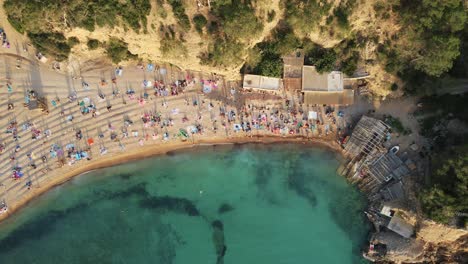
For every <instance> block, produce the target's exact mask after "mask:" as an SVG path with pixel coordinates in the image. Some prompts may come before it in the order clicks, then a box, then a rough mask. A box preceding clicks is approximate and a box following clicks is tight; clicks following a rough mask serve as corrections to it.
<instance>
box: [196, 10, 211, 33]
mask: <svg viewBox="0 0 468 264" xmlns="http://www.w3.org/2000/svg"><path fill="white" fill-rule="evenodd" d="M206 23H208V21H207V20H206V18H205V16H203V15H202V14H198V15H196V16H194V17H193V24H194V25H195V29H196V30H197V32H198V33H200V34H202V33H203V28H204V27H205V26H206Z"/></svg>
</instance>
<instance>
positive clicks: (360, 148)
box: [344, 116, 389, 158]
mask: <svg viewBox="0 0 468 264" xmlns="http://www.w3.org/2000/svg"><path fill="white" fill-rule="evenodd" d="M388 131H389V126H388V125H387V124H385V123H384V122H383V121H381V120H378V119H375V118H372V117H368V116H363V117H362V118H361V120H359V122H358V123H357V125H356V127H355V128H354V131H353V133H352V135H351V137H350V139H349V140H348V142H347V143H346V145H345V148H344V151H345V153H346V154H347V155H349V156H351V157H353V158H355V157H357V156H359V155H364V156H367V155H369V154H370V153H371V152H372V151H373V150H374V149H375V148H376V147H378V146H380V145H381V144H382V142H383V141H384V140H385V138H386V136H387V133H388Z"/></svg>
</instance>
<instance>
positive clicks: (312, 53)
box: [305, 44, 337, 73]
mask: <svg viewBox="0 0 468 264" xmlns="http://www.w3.org/2000/svg"><path fill="white" fill-rule="evenodd" d="M336 56H337V54H336V53H335V51H334V50H333V49H325V48H322V47H320V46H318V45H315V44H314V45H312V47H311V48H309V49H308V50H306V55H305V62H306V63H307V64H311V65H315V68H316V69H317V72H320V73H322V72H330V71H333V70H334V69H335V62H336Z"/></svg>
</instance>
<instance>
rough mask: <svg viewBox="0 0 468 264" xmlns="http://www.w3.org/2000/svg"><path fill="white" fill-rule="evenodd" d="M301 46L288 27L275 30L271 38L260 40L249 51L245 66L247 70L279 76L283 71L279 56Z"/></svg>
mask: <svg viewBox="0 0 468 264" xmlns="http://www.w3.org/2000/svg"><path fill="white" fill-rule="evenodd" d="M300 46H301V41H300V40H299V39H298V38H297V37H296V36H295V35H294V33H293V32H292V31H291V29H289V28H284V29H282V30H276V31H275V32H274V35H273V36H272V39H271V40H269V41H265V42H261V43H259V44H257V45H256V46H255V48H254V50H255V52H250V55H249V56H253V58H254V59H248V62H247V65H246V66H247V67H244V70H245V69H248V71H249V72H251V73H254V74H259V75H264V76H270V77H281V76H282V73H283V60H282V59H281V56H283V55H286V54H289V53H291V52H293V51H295V50H296V49H297V48H298V47H300Z"/></svg>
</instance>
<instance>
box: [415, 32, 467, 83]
mask: <svg viewBox="0 0 468 264" xmlns="http://www.w3.org/2000/svg"><path fill="white" fill-rule="evenodd" d="M459 55H460V39H459V38H458V37H455V36H434V37H432V39H431V41H428V42H427V43H426V47H425V48H424V49H423V50H421V55H420V57H419V58H416V59H414V68H415V69H417V70H420V71H423V72H425V73H427V74H428V75H431V76H436V77H439V76H440V75H441V74H443V73H444V72H447V71H448V70H450V69H451V68H452V65H453V61H454V60H455V59H456V58H457V57H458V56H459Z"/></svg>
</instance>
